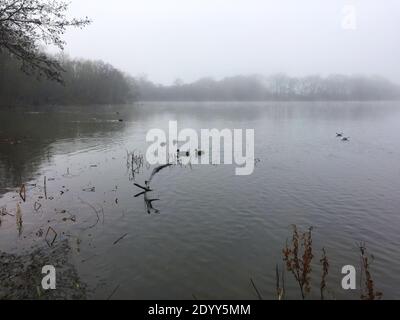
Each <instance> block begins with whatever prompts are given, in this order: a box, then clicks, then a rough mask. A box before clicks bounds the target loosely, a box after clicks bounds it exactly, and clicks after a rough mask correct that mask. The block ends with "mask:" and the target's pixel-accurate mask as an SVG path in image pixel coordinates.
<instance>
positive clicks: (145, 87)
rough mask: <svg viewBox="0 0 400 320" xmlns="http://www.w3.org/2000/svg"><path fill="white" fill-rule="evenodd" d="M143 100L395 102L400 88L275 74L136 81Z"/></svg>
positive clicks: (373, 81) (355, 79) (378, 81)
mask: <svg viewBox="0 0 400 320" xmlns="http://www.w3.org/2000/svg"><path fill="white" fill-rule="evenodd" d="M136 84H137V87H138V90H139V95H140V99H141V100H143V101H151V100H153V101H168V100H169V101H268V100H296V101H301V100H305V101H309V100H348V101H350V100H396V99H399V98H400V87H399V86H398V85H396V84H393V83H391V82H390V81H388V80H386V79H384V78H381V77H378V76H369V77H367V76H345V75H331V76H328V77H320V76H308V77H301V78H295V77H289V76H286V75H284V74H277V75H273V76H270V77H263V76H259V75H252V76H235V77H228V78H224V79H222V80H218V81H217V80H214V79H212V78H203V79H200V80H198V81H196V82H192V83H187V84H186V83H183V82H182V81H181V80H176V81H175V83H174V84H173V85H171V86H164V85H157V84H154V83H152V82H150V81H148V80H147V79H146V78H145V77H141V78H139V79H136Z"/></svg>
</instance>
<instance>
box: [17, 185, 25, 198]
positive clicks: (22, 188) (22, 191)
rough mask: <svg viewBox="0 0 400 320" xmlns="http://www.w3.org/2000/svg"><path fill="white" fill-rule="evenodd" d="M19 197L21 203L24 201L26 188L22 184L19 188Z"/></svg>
mask: <svg viewBox="0 0 400 320" xmlns="http://www.w3.org/2000/svg"><path fill="white" fill-rule="evenodd" d="M19 196H20V197H21V199H22V201H24V202H25V201H26V188H25V185H24V184H23V185H22V186H21V189H19Z"/></svg>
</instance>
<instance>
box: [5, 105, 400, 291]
mask: <svg viewBox="0 0 400 320" xmlns="http://www.w3.org/2000/svg"><path fill="white" fill-rule="evenodd" d="M117 112H118V114H117ZM118 119H123V120H124V121H123V122H119V121H118ZM169 120H177V121H178V126H179V128H180V129H183V128H188V127H189V128H194V129H196V130H199V129H201V128H210V129H211V128H218V129H224V128H231V129H234V128H243V129H246V128H249V129H255V156H256V158H258V159H259V160H260V162H259V163H257V165H256V168H255V171H254V174H253V175H251V176H241V177H239V176H235V174H234V169H235V166H233V165H219V166H214V165H200V166H192V167H182V166H173V167H170V168H167V169H164V170H162V171H161V172H159V173H158V174H157V175H156V176H155V177H154V179H153V181H152V189H154V192H153V194H152V197H153V198H158V199H160V201H158V202H154V203H153V205H154V207H155V208H156V209H158V210H159V213H155V212H152V213H151V214H148V213H147V211H146V208H145V203H144V198H143V196H139V197H136V198H135V197H134V196H135V195H136V194H137V193H139V192H140V189H139V188H137V187H136V186H135V185H134V183H139V184H141V185H143V184H144V181H146V180H147V179H148V178H149V176H150V174H151V172H152V170H153V169H154V167H149V166H146V165H145V166H144V167H143V168H141V169H140V172H139V173H137V174H136V175H135V177H132V173H131V171H130V168H129V165H128V164H127V158H128V155H127V153H129V152H132V151H135V153H136V154H140V153H142V154H144V153H145V152H146V149H147V146H148V145H147V144H146V141H145V137H146V133H147V132H148V130H149V129H152V128H165V129H167V128H168V121H169ZM341 131H343V132H344V133H345V134H346V135H348V136H350V137H351V139H350V142H342V141H341V140H340V139H338V138H336V132H341ZM10 138H12V139H16V140H20V143H17V144H14V145H11V144H9V143H0V207H5V208H7V211H8V212H9V213H11V214H15V213H16V207H17V203H20V207H21V211H22V217H23V229H22V230H21V234H19V232H18V230H17V228H16V222H15V217H12V216H5V217H2V224H1V226H0V251H5V252H9V253H19V252H26V251H29V250H32V249H33V248H37V247H41V248H43V250H47V247H48V245H47V243H46V241H45V240H44V235H42V234H41V231H40V230H42V231H43V232H44V233H46V231H47V230H48V228H49V227H52V228H53V229H54V230H55V231H56V232H57V238H56V240H55V242H54V244H53V245H54V246H57V243H60V242H61V241H63V240H65V239H67V240H68V241H69V243H70V245H71V247H72V248H73V250H72V252H73V254H72V258H71V259H72V260H73V263H74V264H75V265H76V268H77V269H78V271H79V275H80V277H81V279H82V281H84V282H86V283H87V284H88V286H89V289H90V290H89V293H88V298H100V299H106V298H107V297H109V296H110V294H111V293H112V292H113V290H114V289H116V288H117V290H116V291H115V292H114V294H113V298H122V299H176V298H179V299H193V296H195V297H196V298H197V299H257V295H256V293H255V290H254V289H253V287H252V285H251V282H250V279H253V280H254V282H255V283H256V285H257V287H258V289H259V291H260V292H261V294H262V295H263V297H264V298H265V299H276V294H275V267H276V264H277V263H278V264H279V265H280V266H281V265H282V263H283V262H282V249H283V247H284V246H285V243H286V239H288V238H289V239H290V237H291V231H292V229H291V225H292V224H296V225H298V227H299V228H301V229H302V230H306V228H308V227H309V226H313V227H314V230H313V240H314V255H315V258H314V263H313V269H314V272H313V275H312V284H313V290H312V293H311V296H310V297H311V298H316V299H318V298H319V282H320V276H321V266H320V263H319V259H320V258H321V249H322V248H323V247H325V248H326V251H327V255H328V258H329V261H330V273H329V277H328V291H329V292H328V293H327V294H326V295H327V297H329V298H335V299H358V298H359V297H360V292H359V290H357V291H353V292H348V291H343V290H342V289H341V285H340V283H341V277H342V275H341V268H342V266H344V265H348V264H351V265H354V266H356V267H357V270H359V265H360V257H359V250H358V246H357V243H359V242H360V241H365V242H366V246H367V248H368V251H369V252H370V253H371V254H373V255H374V257H375V260H374V262H373V264H372V266H371V272H372V276H373V279H374V281H375V286H376V289H377V290H378V291H381V292H383V294H384V298H396V299H399V298H400V276H399V274H400V232H399V230H400V103H399V102H390V103H386V102H385V103H383V102H368V103H342V102H340V103H338V102H335V103H309V102H307V103H306V102H304V103H145V104H137V105H133V106H110V107H98V108H96V107H91V108H66V109H63V110H62V111H60V110H57V109H52V108H49V109H48V110H44V111H43V110H41V111H37V112H25V111H23V110H19V111H12V112H11V111H4V110H3V111H0V140H1V139H3V140H4V139H10ZM44 177H46V181H47V183H46V193H47V199H46V198H45V194H44V183H43V181H44ZM21 184H25V185H26V196H27V201H26V202H25V203H24V202H22V201H21V199H20V197H19V195H18V192H19V187H20V186H21ZM35 203H36V204H35ZM94 208H95V210H94ZM96 211H97V213H96ZM121 237H122V238H121ZM359 280H360V274H358V282H359ZM286 286H287V298H288V299H298V298H300V294H299V290H298V289H297V287H296V283H295V282H294V281H293V277H292V275H291V274H289V273H287V274H286Z"/></svg>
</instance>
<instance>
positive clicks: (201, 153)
mask: <svg viewBox="0 0 400 320" xmlns="http://www.w3.org/2000/svg"><path fill="white" fill-rule="evenodd" d="M196 154H197V155H198V156H202V155H203V154H204V151H202V150H197V149H196Z"/></svg>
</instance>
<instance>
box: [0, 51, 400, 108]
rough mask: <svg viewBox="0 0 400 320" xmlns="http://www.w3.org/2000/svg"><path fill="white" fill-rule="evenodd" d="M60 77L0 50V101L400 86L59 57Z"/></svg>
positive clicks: (374, 91)
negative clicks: (148, 69)
mask: <svg viewBox="0 0 400 320" xmlns="http://www.w3.org/2000/svg"><path fill="white" fill-rule="evenodd" d="M56 59H57V61H58V62H59V63H60V66H61V67H62V69H63V71H62V73H61V74H62V81H61V82H60V81H53V80H52V79H47V78H46V77H40V76H38V75H37V74H36V73H33V74H30V73H27V72H25V71H23V70H22V69H21V67H22V65H21V62H20V61H19V60H17V59H15V58H13V56H12V54H9V53H6V52H3V53H1V54H0V105H1V106H9V107H12V106H38V105H89V104H94V105H96V104H126V103H132V102H133V101H137V100H141V101H274V100H278V101H279V100H289V101H290V100H292V101H313V100H328V101H329V100H339V101H342V100H343V101H352V100H357V101H360V100H361V101H362V100H396V99H399V98H400V88H399V86H398V85H396V84H394V83H392V82H390V81H388V80H386V79H384V78H381V77H378V76H368V77H367V76H345V75H330V76H327V77H321V76H318V75H315V76H307V77H301V78H295V77H290V76H287V75H284V74H277V75H273V76H268V77H265V76H261V75H250V76H243V75H240V76H234V77H227V78H224V79H222V80H214V79H212V78H202V79H200V80H198V81H195V82H192V83H184V82H183V81H181V80H176V81H175V82H174V84H172V85H161V84H155V83H153V82H151V81H149V80H147V79H146V77H137V78H134V77H131V76H129V75H127V74H125V73H124V72H122V71H120V70H118V69H116V68H115V67H113V66H112V65H110V64H108V63H105V62H102V61H91V60H82V59H71V58H69V57H67V56H65V55H59V56H57V57H56Z"/></svg>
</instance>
